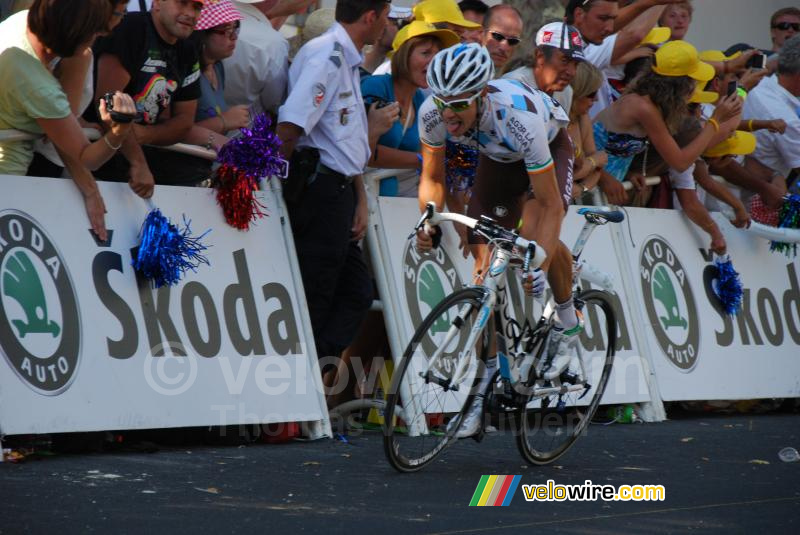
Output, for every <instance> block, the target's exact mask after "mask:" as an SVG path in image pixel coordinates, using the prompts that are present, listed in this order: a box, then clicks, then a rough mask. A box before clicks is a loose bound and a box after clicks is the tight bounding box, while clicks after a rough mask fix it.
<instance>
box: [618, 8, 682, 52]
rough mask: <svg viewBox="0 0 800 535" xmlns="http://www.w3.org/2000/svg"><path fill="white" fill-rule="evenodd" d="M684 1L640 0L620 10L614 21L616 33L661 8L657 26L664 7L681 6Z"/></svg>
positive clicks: (654, 22)
mask: <svg viewBox="0 0 800 535" xmlns="http://www.w3.org/2000/svg"><path fill="white" fill-rule="evenodd" d="M682 1H683V0H639V1H638V2H632V3H630V4H628V5H627V6H625V7H623V8H622V9H620V10H619V13H618V14H617V18H616V20H615V21H614V32H619V31H622V29H623V28H625V27H626V26H628V24H630V23H631V22H633V21H634V20H635V19H636V18H637V17H639V16H640V15H641V14H642V13H644V12H645V11H647V10H648V9H650V8H652V7H658V6H661V7H660V8H659V9H660V10H661V11H659V13H658V17H656V19H655V20H654V21H653V25H654V26H655V24H656V23H657V22H658V19H659V18H660V17H661V12H663V11H664V7H665V6H666V5H667V4H679V3H681V2H682ZM651 27H652V26H651ZM648 31H650V30H648ZM645 35H647V32H645ZM642 39H644V37H642ZM642 39H639V42H641V40H642Z"/></svg>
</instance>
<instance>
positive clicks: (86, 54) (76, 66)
mask: <svg viewBox="0 0 800 535" xmlns="http://www.w3.org/2000/svg"><path fill="white" fill-rule="evenodd" d="M91 66H92V49H91V48H86V49H84V50H83V51H79V52H78V53H76V54H75V55H74V56H70V57H68V58H63V59H62V60H61V61H60V62H59V63H58V67H57V70H58V76H57V78H58V82H59V83H60V84H61V88H62V89H63V90H64V93H65V94H66V95H67V100H69V107H70V109H71V110H72V113H73V114H75V116H76V117H80V116H81V114H82V113H83V111H84V110H82V109H81V96H82V95H83V86H84V85H85V84H86V73H87V72H89V69H90V68H91Z"/></svg>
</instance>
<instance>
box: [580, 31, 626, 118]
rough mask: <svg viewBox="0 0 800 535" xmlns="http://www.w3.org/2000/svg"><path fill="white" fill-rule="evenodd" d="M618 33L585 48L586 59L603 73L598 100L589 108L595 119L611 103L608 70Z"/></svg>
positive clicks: (591, 115) (590, 114)
mask: <svg viewBox="0 0 800 535" xmlns="http://www.w3.org/2000/svg"><path fill="white" fill-rule="evenodd" d="M617 35H618V34H616V33H615V34H614V35H610V36H608V37H606V38H605V39H604V40H603V42H602V43H601V44H599V45H588V46H587V47H586V48H584V49H583V55H584V56H586V61H588V62H589V63H591V64H592V65H594V66H595V67H597V68H598V69H599V70H600V72H601V73H602V74H603V83H602V84H600V89H598V90H597V102H595V103H594V105H592V107H591V109H590V110H589V116H590V117H591V118H592V119H594V118H595V117H597V114H598V113H600V112H601V111H603V110H604V109H606V108H607V107H609V106H610V105H611V102H612V99H611V86H610V85H608V76H607V73H606V71H607V70H608V69H609V68H611V57H612V56H613V55H614V46H615V45H616V44H617Z"/></svg>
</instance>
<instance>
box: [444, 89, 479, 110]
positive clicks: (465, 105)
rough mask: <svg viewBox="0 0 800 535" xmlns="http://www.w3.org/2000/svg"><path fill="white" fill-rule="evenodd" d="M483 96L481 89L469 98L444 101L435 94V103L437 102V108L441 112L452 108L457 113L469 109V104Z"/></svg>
mask: <svg viewBox="0 0 800 535" xmlns="http://www.w3.org/2000/svg"><path fill="white" fill-rule="evenodd" d="M479 96H481V94H480V91H479V92H477V93H475V94H474V95H472V96H471V97H469V98H460V99H458V100H451V101H444V100H442V99H440V98H439V97H437V96H436V95H433V103H434V104H436V109H437V110H439V111H440V112H442V111H444V110H446V109H447V108H450V109H451V110H453V111H454V112H456V113H461V112H462V111H467V109H469V105H470V104H472V101H473V100H475V99H476V98H478V97H479Z"/></svg>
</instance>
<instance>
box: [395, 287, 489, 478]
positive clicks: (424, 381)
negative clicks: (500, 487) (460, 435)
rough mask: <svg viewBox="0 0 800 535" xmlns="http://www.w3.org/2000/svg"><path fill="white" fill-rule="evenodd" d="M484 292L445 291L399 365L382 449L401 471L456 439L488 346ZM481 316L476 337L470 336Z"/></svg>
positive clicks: (420, 464) (418, 464)
mask: <svg viewBox="0 0 800 535" xmlns="http://www.w3.org/2000/svg"><path fill="white" fill-rule="evenodd" d="M484 295H485V293H484V292H483V291H482V290H480V289H478V288H464V289H461V290H458V291H457V292H454V293H453V294H451V295H449V296H448V297H446V298H445V299H444V300H442V301H441V302H440V303H439V304H438V305H436V306H435V307H434V308H433V310H431V312H430V313H429V314H428V316H427V317H426V318H425V320H424V321H423V322H422V323H421V324H420V325H419V327H418V328H417V330H416V332H415V333H414V336H413V338H412V339H411V343H409V345H408V347H407V348H406V351H405V352H404V353H403V358H402V360H401V361H400V363H399V365H398V366H397V368H396V369H395V373H394V376H393V377H392V383H391V386H390V388H389V395H388V397H387V400H386V410H385V411H384V435H383V442H384V450H385V452H386V457H387V459H388V460H389V463H390V464H391V465H392V466H393V467H394V468H395V469H397V470H399V471H401V472H415V471H417V470H419V469H420V468H422V467H424V466H425V465H427V464H429V463H430V462H431V461H433V460H434V459H435V458H436V457H437V456H438V455H439V454H440V453H441V452H442V451H443V450H444V449H445V447H446V446H447V445H448V444H449V443H450V442H452V441H453V440H454V437H455V434H456V432H457V431H458V427H459V425H461V421H462V419H463V414H464V412H465V410H466V408H467V407H469V406H470V404H471V403H472V400H473V398H474V388H475V386H476V384H477V383H478V382H479V379H478V376H479V374H478V369H479V366H480V365H481V364H479V361H480V362H482V361H485V357H486V352H487V348H488V343H489V342H488V336H489V335H488V330H487V329H486V324H487V323H488V322H487V317H488V313H486V312H484V313H483V314H482V313H481V309H482V306H483V300H484ZM476 322H483V323H484V325H483V326H482V329H483V330H482V332H481V333H479V335H478V336H477V341H476V342H475V343H471V342H470V341H469V338H470V332H471V330H472V327H473V326H474V325H476Z"/></svg>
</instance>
